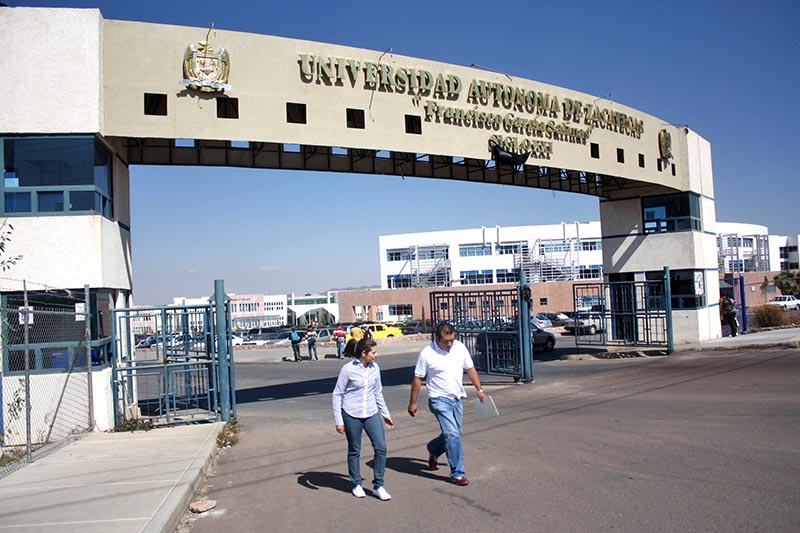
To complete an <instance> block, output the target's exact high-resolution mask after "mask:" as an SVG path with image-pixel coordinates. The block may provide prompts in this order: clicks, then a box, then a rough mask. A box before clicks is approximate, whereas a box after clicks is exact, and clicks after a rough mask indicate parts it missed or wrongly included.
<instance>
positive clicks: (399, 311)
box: [389, 304, 414, 316]
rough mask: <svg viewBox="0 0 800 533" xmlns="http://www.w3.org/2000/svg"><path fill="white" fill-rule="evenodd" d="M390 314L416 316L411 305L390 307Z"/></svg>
mask: <svg viewBox="0 0 800 533" xmlns="http://www.w3.org/2000/svg"><path fill="white" fill-rule="evenodd" d="M389 314H390V315H391V316H414V313H413V312H412V306H411V304H394V305H389Z"/></svg>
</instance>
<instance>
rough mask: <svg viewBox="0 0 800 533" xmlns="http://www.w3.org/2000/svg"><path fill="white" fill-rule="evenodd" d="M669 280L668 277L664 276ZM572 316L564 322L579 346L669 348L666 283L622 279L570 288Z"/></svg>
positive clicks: (669, 307) (669, 305) (670, 326)
mask: <svg viewBox="0 0 800 533" xmlns="http://www.w3.org/2000/svg"><path fill="white" fill-rule="evenodd" d="M667 279H668V278H667ZM573 296H574V304H575V316H574V317H573V318H572V321H571V323H569V324H568V325H567V329H568V330H572V331H574V334H575V343H576V344H577V345H578V346H632V347H650V348H666V349H667V350H668V351H669V352H671V351H672V308H671V302H670V299H671V296H670V287H669V283H668V282H667V281H666V280H658V281H621V282H598V283H581V284H577V285H575V286H574V287H573Z"/></svg>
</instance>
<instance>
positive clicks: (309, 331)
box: [306, 324, 319, 361]
mask: <svg viewBox="0 0 800 533" xmlns="http://www.w3.org/2000/svg"><path fill="white" fill-rule="evenodd" d="M306 342H307V343H308V360H309V361H314V360H316V361H319V357H317V330H316V329H314V324H309V325H308V328H306Z"/></svg>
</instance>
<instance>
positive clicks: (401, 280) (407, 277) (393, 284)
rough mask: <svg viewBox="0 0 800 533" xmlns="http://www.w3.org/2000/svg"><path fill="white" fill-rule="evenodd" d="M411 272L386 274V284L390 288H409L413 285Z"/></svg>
mask: <svg viewBox="0 0 800 533" xmlns="http://www.w3.org/2000/svg"><path fill="white" fill-rule="evenodd" d="M411 281H412V278H411V274H395V275H389V276H386V285H387V286H388V287H389V288H390V289H408V288H409V287H413V285H412V283H411Z"/></svg>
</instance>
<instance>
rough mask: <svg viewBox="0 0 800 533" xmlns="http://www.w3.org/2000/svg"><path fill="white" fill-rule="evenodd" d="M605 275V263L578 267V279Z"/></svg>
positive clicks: (597, 277)
mask: <svg viewBox="0 0 800 533" xmlns="http://www.w3.org/2000/svg"><path fill="white" fill-rule="evenodd" d="M602 277H603V265H581V266H579V267H578V279H600V278H602Z"/></svg>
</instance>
